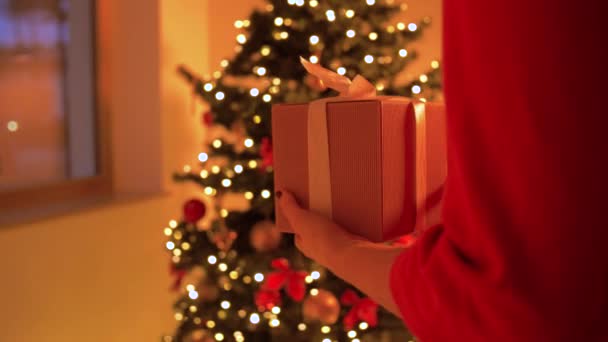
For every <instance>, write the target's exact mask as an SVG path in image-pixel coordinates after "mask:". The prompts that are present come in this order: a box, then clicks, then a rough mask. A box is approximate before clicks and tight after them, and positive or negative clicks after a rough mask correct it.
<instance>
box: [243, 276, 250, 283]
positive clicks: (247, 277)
mask: <svg viewBox="0 0 608 342" xmlns="http://www.w3.org/2000/svg"><path fill="white" fill-rule="evenodd" d="M243 283H245V284H251V277H250V276H244V277H243Z"/></svg>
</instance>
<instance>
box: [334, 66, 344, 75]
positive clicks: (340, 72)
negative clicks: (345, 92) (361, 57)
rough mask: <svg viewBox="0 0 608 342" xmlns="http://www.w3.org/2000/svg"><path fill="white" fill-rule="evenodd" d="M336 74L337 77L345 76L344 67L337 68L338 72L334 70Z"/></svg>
mask: <svg viewBox="0 0 608 342" xmlns="http://www.w3.org/2000/svg"><path fill="white" fill-rule="evenodd" d="M336 71H337V72H338V74H339V75H344V74H346V69H345V68H344V67H339V68H338V70H336Z"/></svg>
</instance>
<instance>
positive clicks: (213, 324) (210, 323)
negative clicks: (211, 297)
mask: <svg viewBox="0 0 608 342" xmlns="http://www.w3.org/2000/svg"><path fill="white" fill-rule="evenodd" d="M205 325H206V326H207V328H209V329H213V328H215V322H214V321H212V320H208V321H207V323H206V324H205Z"/></svg>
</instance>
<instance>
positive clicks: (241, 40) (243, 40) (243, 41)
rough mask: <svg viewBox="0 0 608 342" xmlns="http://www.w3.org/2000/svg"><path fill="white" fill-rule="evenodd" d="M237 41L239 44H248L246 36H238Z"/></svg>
mask: <svg viewBox="0 0 608 342" xmlns="http://www.w3.org/2000/svg"><path fill="white" fill-rule="evenodd" d="M236 41H237V42H238V43H239V44H245V43H246V42H247V37H245V35H244V34H242V33H240V34H239V35H238V36H236Z"/></svg>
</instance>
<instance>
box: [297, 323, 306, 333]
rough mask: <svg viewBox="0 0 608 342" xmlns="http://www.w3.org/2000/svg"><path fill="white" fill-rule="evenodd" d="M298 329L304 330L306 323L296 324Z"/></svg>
mask: <svg viewBox="0 0 608 342" xmlns="http://www.w3.org/2000/svg"><path fill="white" fill-rule="evenodd" d="M298 330H300V331H305V330H306V324H304V323H300V324H298Z"/></svg>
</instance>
